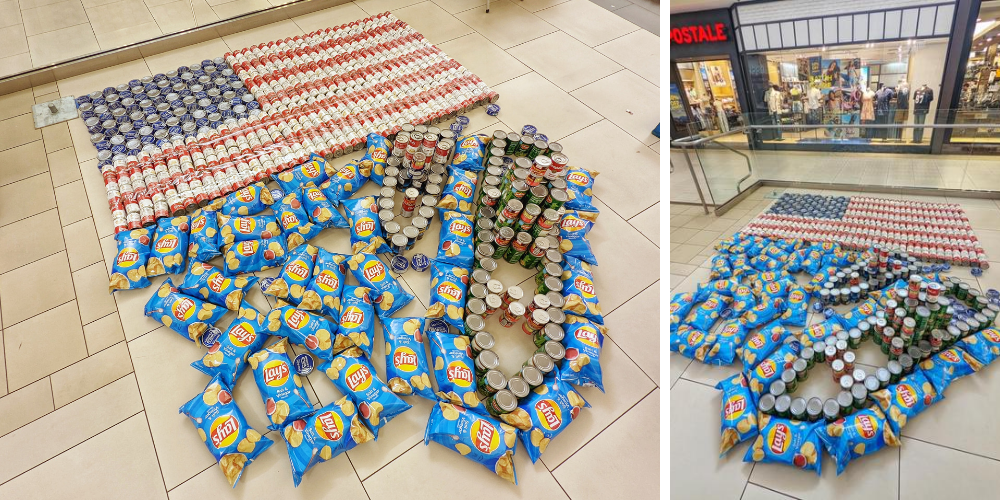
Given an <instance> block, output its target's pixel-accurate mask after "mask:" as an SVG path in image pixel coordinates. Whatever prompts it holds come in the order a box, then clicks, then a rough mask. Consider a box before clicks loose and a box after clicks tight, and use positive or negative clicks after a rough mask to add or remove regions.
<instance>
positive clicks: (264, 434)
mask: <svg viewBox="0 0 1000 500" xmlns="http://www.w3.org/2000/svg"><path fill="white" fill-rule="evenodd" d="M272 432H275V431H267V432H265V433H263V434H261V435H262V436H267V435H268V434H270V433H272ZM269 439H270V438H269ZM154 449H155V446H154ZM265 451H266V450H265ZM216 465H219V463H218V462H215V463H214V464H212V465H209V466H208V467H205V468H204V469H202V470H200V471H198V472H196V473H194V474H193V475H191V477H189V478H187V479H185V480H183V481H181V482H179V483H177V485H176V486H174V487H173V488H170V489H168V490H167V495H168V496H169V495H170V492H171V491H174V490H176V489H177V488H180V487H181V486H183V485H184V484H185V483H187V482H188V481H190V480H192V479H194V478H196V477H198V476H200V475H201V474H202V473H204V472H205V471H207V470H208V469H211V468H212V467H215V466H216ZM241 477H242V476H241Z"/></svg>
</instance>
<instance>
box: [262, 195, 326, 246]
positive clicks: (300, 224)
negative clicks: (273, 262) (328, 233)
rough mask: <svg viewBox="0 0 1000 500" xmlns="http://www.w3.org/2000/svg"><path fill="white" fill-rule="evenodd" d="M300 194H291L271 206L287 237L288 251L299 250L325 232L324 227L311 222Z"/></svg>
mask: <svg viewBox="0 0 1000 500" xmlns="http://www.w3.org/2000/svg"><path fill="white" fill-rule="evenodd" d="M298 192H299V191H293V192H290V193H289V194H287V195H285V196H284V197H283V198H281V199H280V200H278V201H277V202H275V204H274V205H271V209H272V210H274V215H275V217H277V218H278V224H280V225H281V232H282V233H283V234H284V235H285V243H286V244H287V245H288V250H292V249H293V248H298V246H299V245H301V244H303V243H305V242H307V241H309V240H311V239H313V238H314V237H316V236H317V235H318V234H319V233H320V232H322V231H323V226H321V225H319V224H313V223H312V222H310V221H309V214H308V213H306V209H305V207H304V206H303V205H302V201H301V199H300V197H299V195H298V194H297V193H298Z"/></svg>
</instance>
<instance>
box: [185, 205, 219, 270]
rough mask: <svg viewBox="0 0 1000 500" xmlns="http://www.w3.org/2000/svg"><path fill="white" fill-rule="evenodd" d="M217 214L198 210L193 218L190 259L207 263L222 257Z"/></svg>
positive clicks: (190, 236)
mask: <svg viewBox="0 0 1000 500" xmlns="http://www.w3.org/2000/svg"><path fill="white" fill-rule="evenodd" d="M217 214H218V212H215V211H213V210H198V211H197V212H195V214H194V215H192V216H191V234H190V235H189V236H188V257H190V258H192V259H195V260H200V261H202V262H205V261H209V260H212V259H214V258H216V257H218V256H220V255H222V252H220V251H219V247H221V246H222V244H221V243H220V242H219V219H218V215H217Z"/></svg>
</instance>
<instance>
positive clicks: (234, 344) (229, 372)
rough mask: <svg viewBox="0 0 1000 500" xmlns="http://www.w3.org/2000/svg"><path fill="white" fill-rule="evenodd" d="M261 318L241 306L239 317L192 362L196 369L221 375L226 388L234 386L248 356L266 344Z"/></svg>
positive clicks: (249, 306)
mask: <svg viewBox="0 0 1000 500" xmlns="http://www.w3.org/2000/svg"><path fill="white" fill-rule="evenodd" d="M263 322H264V315H263V314H261V313H260V312H259V311H257V310H256V309H254V308H253V306H251V305H250V304H247V303H244V304H243V305H242V307H240V311H239V315H238V316H236V318H234V319H233V322H232V323H230V324H229V328H228V329H227V330H226V333H224V334H222V336H221V337H219V340H217V341H216V342H215V343H214V344H212V346H211V347H209V348H208V353H207V354H205V355H204V356H202V358H201V359H199V360H198V361H195V362H194V363H191V366H193V367H194V368H195V369H196V370H198V371H200V372H202V373H204V374H206V375H209V376H215V375H220V376H221V377H222V381H223V382H225V383H226V385H228V386H230V387H232V386H233V385H236V380H237V379H239V378H240V375H241V374H242V373H243V370H244V369H245V368H246V360H247V357H248V356H250V354H251V353H255V352H257V351H259V350H260V349H261V348H262V347H264V342H267V337H268V332H267V331H266V329H265V328H264V323H263Z"/></svg>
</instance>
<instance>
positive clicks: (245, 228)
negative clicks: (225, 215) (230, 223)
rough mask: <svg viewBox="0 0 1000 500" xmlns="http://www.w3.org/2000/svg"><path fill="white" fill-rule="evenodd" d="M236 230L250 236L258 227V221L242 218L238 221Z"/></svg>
mask: <svg viewBox="0 0 1000 500" xmlns="http://www.w3.org/2000/svg"><path fill="white" fill-rule="evenodd" d="M235 225H236V230H237V231H239V232H241V233H243V234H250V233H252V232H253V230H254V228H255V227H257V221H255V220H253V219H251V218H249V217H240V218H239V219H236V224H235Z"/></svg>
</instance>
